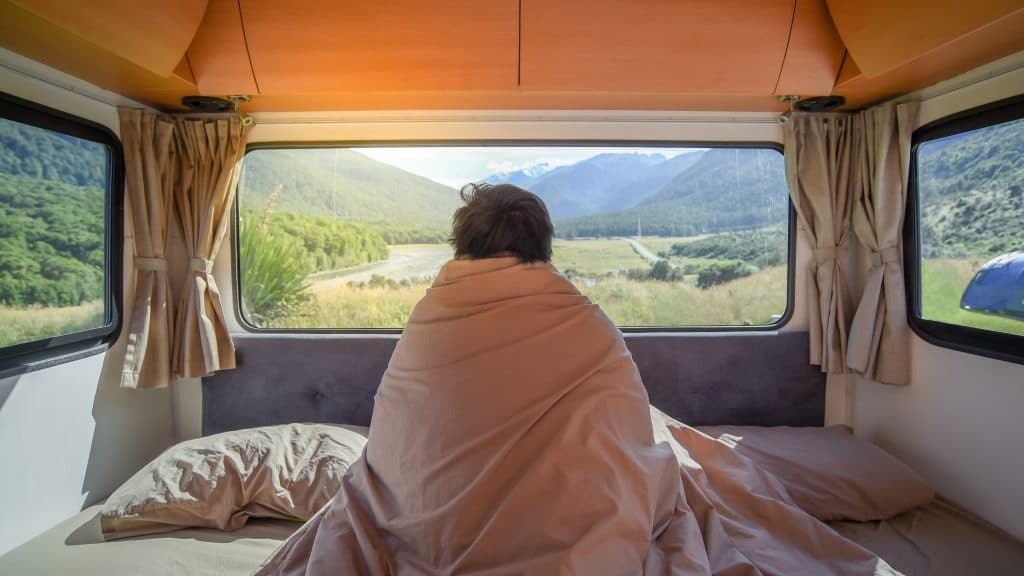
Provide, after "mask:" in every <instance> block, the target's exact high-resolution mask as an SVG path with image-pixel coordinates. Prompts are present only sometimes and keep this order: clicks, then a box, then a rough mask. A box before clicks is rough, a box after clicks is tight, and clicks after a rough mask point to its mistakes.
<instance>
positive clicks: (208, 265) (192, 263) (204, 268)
mask: <svg viewBox="0 0 1024 576" xmlns="http://www.w3.org/2000/svg"><path fill="white" fill-rule="evenodd" d="M189 269H191V270H192V271H193V272H195V273H196V274H212V273H213V260H207V259H206V258H191V259H189Z"/></svg>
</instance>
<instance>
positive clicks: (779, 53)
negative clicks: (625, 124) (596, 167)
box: [521, 0, 795, 94]
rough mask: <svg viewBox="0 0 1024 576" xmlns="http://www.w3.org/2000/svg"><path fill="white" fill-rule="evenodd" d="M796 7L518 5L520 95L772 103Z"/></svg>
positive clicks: (774, 3) (585, 0) (702, 0)
mask: <svg viewBox="0 0 1024 576" xmlns="http://www.w3.org/2000/svg"><path fill="white" fill-rule="evenodd" d="M794 1H795V0H759V1H757V2H750V1H748V0H716V1H710V2H709V1H707V0H604V1H602V2H593V1H591V0H522V4H523V7H522V10H523V14H522V37H523V38H522V62H521V65H522V74H521V76H522V87H523V88H524V89H529V90H597V91H627V92H633V91H636V92H682V93H709V94H710V93H746V94H771V93H772V92H773V91H774V90H775V84H776V82H777V81H778V78H779V71H780V69H781V67H782V59H783V55H784V53H785V51H786V42H787V40H788V38H789V29H790V23H791V22H792V19H793V6H794V4H793V3H794Z"/></svg>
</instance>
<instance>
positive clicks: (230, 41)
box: [188, 0, 259, 95]
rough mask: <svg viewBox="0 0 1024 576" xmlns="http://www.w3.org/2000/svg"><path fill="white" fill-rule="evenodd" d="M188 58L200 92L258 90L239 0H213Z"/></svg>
mask: <svg viewBox="0 0 1024 576" xmlns="http://www.w3.org/2000/svg"><path fill="white" fill-rule="evenodd" d="M188 61H189V64H191V66H192V72H193V73H194V74H195V77H196V86H197V87H198V88H199V92H200V93H201V94H209V95H227V94H258V93H259V88H258V87H257V86H256V79H255V76H253V73H252V66H251V65H250V63H249V52H248V50H247V49H246V45H245V34H244V32H243V31H242V17H241V14H240V13H239V8H238V0H210V4H209V7H208V8H207V9H206V16H205V17H203V23H202V24H200V25H199V30H198V31H197V32H196V36H195V38H194V39H193V40H192V45H191V46H189V48H188Z"/></svg>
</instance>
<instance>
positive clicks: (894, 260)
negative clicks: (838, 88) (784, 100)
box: [846, 102, 918, 384]
mask: <svg viewBox="0 0 1024 576" xmlns="http://www.w3.org/2000/svg"><path fill="white" fill-rule="evenodd" d="M917 109H918V105H917V103H913V102H912V103H907V104H900V105H898V106H897V105H895V104H892V103H888V104H884V105H882V106H878V107H875V108H871V109H869V110H866V111H864V112H861V113H860V114H858V117H857V121H858V128H859V130H860V132H861V133H862V138H861V141H860V146H859V150H858V159H857V168H856V170H857V177H856V179H855V181H856V192H855V202H854V210H853V226H854V229H855V230H856V233H857V238H858V239H859V240H860V242H861V244H863V245H864V246H865V247H866V248H867V249H868V250H869V251H870V257H871V269H870V271H869V272H868V276H867V281H866V282H865V285H864V292H863V293H862V295H861V299H860V305H859V306H858V307H857V312H856V314H855V316H854V318H853V324H852V326H851V328H850V343H849V348H848V350H847V355H846V362H847V365H848V366H849V367H850V368H852V369H853V370H855V371H857V372H859V373H861V374H863V375H864V376H865V377H866V378H868V379H870V380H874V381H876V382H882V383H885V384H908V383H909V382H910V358H909V354H910V328H909V327H908V326H907V301H906V290H905V287H904V280H903V249H902V230H903V219H904V214H905V212H906V205H907V181H908V179H909V174H910V138H911V133H912V132H913V130H914V125H915V123H916V120H917Z"/></svg>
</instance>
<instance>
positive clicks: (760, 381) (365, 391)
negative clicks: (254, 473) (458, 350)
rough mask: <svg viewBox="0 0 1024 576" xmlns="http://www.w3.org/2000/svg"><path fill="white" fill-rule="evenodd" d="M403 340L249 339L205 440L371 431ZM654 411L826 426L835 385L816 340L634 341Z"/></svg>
mask: <svg viewBox="0 0 1024 576" xmlns="http://www.w3.org/2000/svg"><path fill="white" fill-rule="evenodd" d="M397 341H398V337H397V336H396V335H365V336H364V335H359V336H352V335H341V334H335V335H326V334H287V335H286V334H240V335H236V336H235V346H236V348H237V351H238V368H237V369H235V370H228V371H225V372H221V373H218V374H214V375H213V376H209V377H207V378H204V379H203V434H204V435H209V434H216V433H218V432H224V431H227V430H237V429H240V428H251V427H254V426H266V425H271V424H283V423H286V422H332V423H338V424H354V425H359V426H368V425H369V424H370V415H371V414H372V413H373V396H374V394H375V393H376V391H377V386H378V385H379V384H380V379H381V376H382V375H383V374H384V370H385V369H386V368H387V365H388V360H389V359H390V358H391V352H392V351H393V350H394V347H395V343H396V342H397ZM626 343H627V345H628V346H629V349H630V351H631V352H632V354H633V358H634V360H635V361H636V364H637V367H638V368H639V370H640V375H641V376H642V377H643V380H644V384H645V385H646V386H647V391H648V395H649V396H650V399H651V403H652V404H654V405H655V406H657V407H658V408H660V409H662V410H664V411H665V412H667V413H668V414H671V415H672V416H674V417H676V418H678V419H680V420H682V421H684V422H686V423H688V424H691V425H694V426H703V425H716V424H719V425H721V424H735V425H747V426H821V425H822V424H823V423H824V418H825V377H824V375H823V374H822V373H821V371H820V369H819V368H817V367H816V366H811V365H809V364H808V363H807V358H808V335H807V333H806V332H779V333H776V332H748V333H716V334H707V333H705V334H671V335H660V334H650V335H648V334H629V335H627V336H626Z"/></svg>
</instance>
